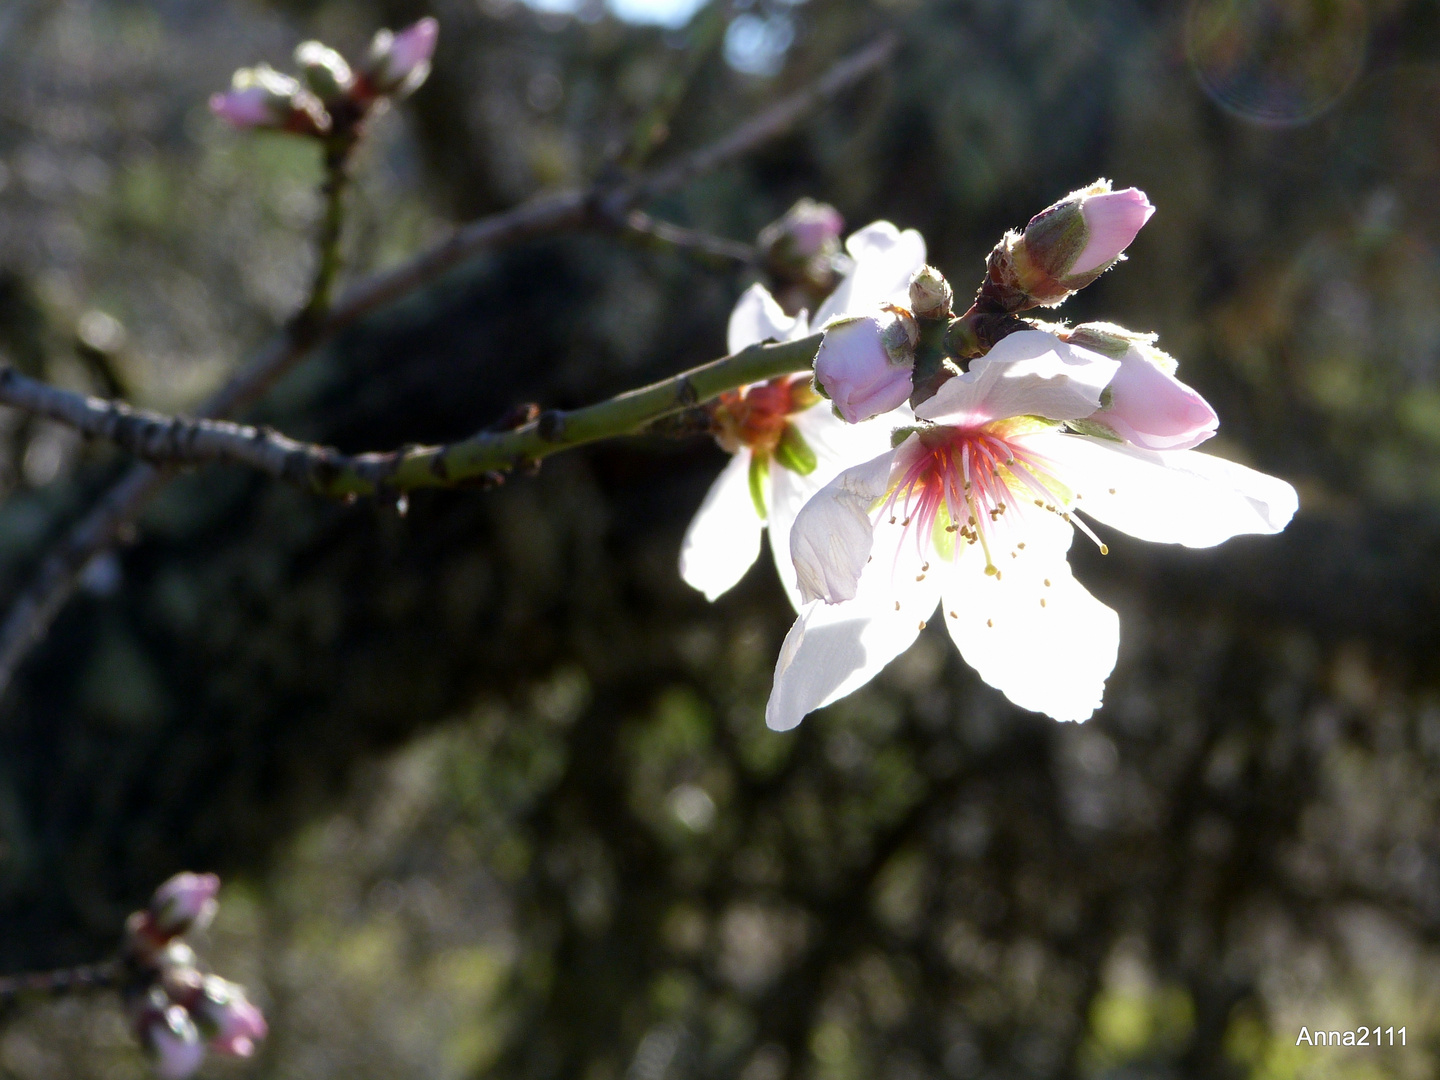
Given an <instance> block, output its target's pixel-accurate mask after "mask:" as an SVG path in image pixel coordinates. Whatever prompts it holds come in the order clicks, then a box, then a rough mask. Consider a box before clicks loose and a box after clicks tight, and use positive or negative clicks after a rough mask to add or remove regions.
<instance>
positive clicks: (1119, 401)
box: [1093, 348, 1220, 450]
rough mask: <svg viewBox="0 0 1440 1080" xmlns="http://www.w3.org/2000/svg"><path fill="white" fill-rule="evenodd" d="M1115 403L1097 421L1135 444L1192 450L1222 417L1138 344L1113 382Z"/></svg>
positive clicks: (1217, 425) (1127, 354)
mask: <svg viewBox="0 0 1440 1080" xmlns="http://www.w3.org/2000/svg"><path fill="white" fill-rule="evenodd" d="M1109 390H1110V405H1109V407H1108V408H1105V409H1101V410H1100V411H1099V412H1097V413H1096V414H1095V415H1094V417H1093V419H1095V420H1098V421H1100V422H1101V423H1103V424H1105V425H1106V426H1107V427H1109V428H1110V429H1111V430H1113V431H1114V432H1115V434H1117V435H1119V436H1120V437H1121V438H1122V439H1124V440H1125V441H1126V442H1128V443H1130V444H1131V445H1132V446H1138V447H1141V448H1143V449H1145V450H1189V449H1190V448H1191V447H1193V446H1198V445H1199V444H1200V443H1202V442H1204V441H1205V440H1206V439H1208V438H1210V436H1212V435H1214V434H1215V431H1216V429H1217V428H1218V427H1219V426H1220V418H1219V417H1218V416H1216V415H1215V410H1214V409H1212V408H1211V407H1210V404H1209V402H1207V401H1206V400H1205V399H1204V398H1203V397H1201V396H1200V395H1199V394H1198V393H1196V392H1195V391H1194V390H1193V389H1191V388H1190V387H1188V386H1186V385H1185V384H1184V383H1182V382H1181V381H1180V380H1179V379H1177V378H1175V376H1173V375H1171V374H1169V373H1168V372H1165V371H1162V370H1161V369H1160V368H1159V367H1157V366H1156V365H1155V364H1154V363H1152V362H1151V361H1150V360H1149V359H1148V358H1146V357H1145V355H1144V354H1143V353H1141V351H1140V350H1139V349H1137V348H1131V349H1130V350H1129V351H1128V352H1127V353H1126V354H1125V355H1124V356H1123V357H1121V359H1120V370H1119V371H1117V372H1116V373H1115V377H1114V378H1113V379H1111V380H1110V387H1109Z"/></svg>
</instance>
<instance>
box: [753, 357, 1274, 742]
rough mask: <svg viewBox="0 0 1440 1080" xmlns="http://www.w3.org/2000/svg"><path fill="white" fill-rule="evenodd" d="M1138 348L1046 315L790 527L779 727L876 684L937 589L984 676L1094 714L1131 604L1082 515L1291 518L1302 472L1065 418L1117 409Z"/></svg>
mask: <svg viewBox="0 0 1440 1080" xmlns="http://www.w3.org/2000/svg"><path fill="white" fill-rule="evenodd" d="M1142 362H1143V361H1142ZM1122 366H1123V365H1122V362H1121V361H1119V360H1116V359H1112V358H1110V357H1106V356H1103V355H1101V354H1100V353H1098V352H1094V351H1091V350H1090V349H1086V348H1084V347H1082V346H1078V345H1075V344H1069V343H1066V342H1064V341H1062V340H1060V338H1058V337H1056V336H1055V335H1053V334H1050V333H1046V332H1044V331H1039V330H1026V331H1021V332H1018V333H1014V334H1011V335H1010V336H1008V337H1006V338H1004V339H1003V340H1001V341H1000V342H999V343H998V344H996V345H995V347H994V348H993V349H991V351H990V352H989V353H988V354H987V355H985V356H984V357H981V358H979V359H977V360H975V361H973V362H972V363H971V365H970V370H969V371H968V372H967V373H965V374H962V375H958V376H956V377H954V378H951V379H950V380H948V381H947V382H945V383H944V384H943V385H941V387H940V388H939V390H938V392H937V393H936V394H935V395H934V396H933V397H932V398H930V399H929V400H928V401H925V402H923V403H922V404H920V405H919V406H917V407H916V409H915V415H916V417H917V419H918V423H917V424H916V425H915V426H913V427H911V428H908V429H903V430H902V431H900V432H897V433H896V438H897V440H898V443H897V445H896V446H895V448H894V449H891V450H887V451H885V452H884V453H881V454H879V455H877V456H876V457H874V458H873V459H871V460H870V461H867V462H865V463H864V464H861V465H857V466H854V467H852V468H849V469H846V470H845V471H844V472H842V473H840V474H839V476H837V477H836V479H835V480H833V481H832V482H831V483H830V484H828V485H827V486H826V487H825V488H824V489H823V490H822V491H821V492H820V493H819V494H818V495H816V496H815V497H814V498H813V499H812V500H811V501H810V502H809V503H807V504H806V505H805V507H804V508H803V509H802V510H801V512H800V513H799V515H798V516H797V517H796V519H795V521H794V525H793V529H792V531H791V535H790V547H791V554H792V557H793V559H794V562H795V567H796V572H797V584H798V586H799V589H800V594H801V598H802V600H803V601H805V606H804V607H803V608H802V609H801V611H800V616H799V618H798V619H797V620H796V622H795V625H794V626H793V627H792V628H791V630H790V633H789V634H788V635H787V637H786V639H785V643H784V645H783V646H782V648H781V651H780V658H779V661H778V662H777V664H776V669H775V684H774V688H773V690H772V692H771V696H770V701H769V704H768V706H767V708H766V720H767V722H768V723H769V725H770V726H771V727H772V728H776V729H780V730H784V729H787V728H791V727H794V726H795V725H796V724H798V723H799V722H800V720H801V719H802V718H803V717H804V716H805V714H806V713H809V712H811V711H812V710H814V709H817V708H820V707H821V706H822V705H826V704H829V703H830V702H832V701H835V700H837V699H839V698H841V697H844V696H845V695H847V694H849V693H852V692H853V691H855V690H856V689H858V688H859V687H861V686H863V685H864V684H865V683H867V682H868V681H869V680H870V679H871V678H873V677H874V676H875V675H876V674H877V673H878V672H879V671H880V669H881V668H882V667H884V666H885V664H887V663H888V662H889V661H890V660H891V659H893V658H894V657H895V656H897V655H899V654H900V653H901V652H903V651H904V650H905V649H906V648H908V647H909V645H910V643H911V642H912V641H914V640H915V637H916V636H917V635H918V634H919V632H920V631H921V630H922V629H923V628H924V626H925V624H926V622H927V620H929V619H930V618H932V616H933V615H934V612H935V610H936V606H937V604H938V605H939V607H940V610H941V612H942V613H943V619H944V623H945V626H946V629H947V630H948V631H949V633H950V636H951V638H952V639H953V640H954V642H955V644H956V646H957V647H958V648H959V649H960V653H961V655H962V656H963V657H964V658H965V660H966V661H967V662H968V663H969V664H970V665H971V666H972V667H974V668H975V670H976V671H977V672H978V673H979V675H980V677H981V678H982V679H984V680H985V681H986V682H988V683H989V684H990V685H991V686H994V687H996V688H997V689H999V690H1000V691H1001V692H1003V693H1004V694H1005V696H1006V697H1008V698H1009V699H1010V700H1011V701H1013V702H1014V703H1015V704H1017V705H1019V706H1021V707H1022V708H1026V709H1031V710H1033V711H1036V712H1042V713H1047V714H1048V715H1050V716H1052V717H1054V718H1055V719H1057V720H1077V721H1078V720H1084V719H1086V718H1087V717H1089V716H1090V714H1091V713H1092V712H1093V711H1094V710H1095V709H1096V708H1097V707H1098V706H1099V704H1100V701H1101V697H1102V695H1103V692H1104V687H1105V680H1106V678H1107V677H1108V676H1109V674H1110V672H1111V670H1112V668H1113V667H1114V665H1115V658H1116V652H1117V649H1118V645H1119V619H1118V618H1117V616H1116V614H1115V612H1113V611H1112V610H1110V608H1108V607H1106V606H1105V605H1104V604H1102V603H1101V602H1100V601H1098V600H1096V599H1095V598H1094V597H1093V596H1091V595H1090V593H1089V592H1088V591H1087V590H1086V589H1085V588H1084V587H1083V586H1082V585H1081V584H1080V583H1079V582H1077V581H1076V580H1075V578H1074V577H1073V576H1072V574H1071V572H1070V566H1069V563H1068V561H1067V553H1068V551H1069V548H1070V544H1071V541H1072V539H1073V538H1074V535H1075V533H1076V532H1077V531H1078V532H1081V533H1084V534H1085V535H1086V536H1087V537H1089V538H1090V539H1091V540H1093V541H1094V542H1095V543H1096V544H1098V545H1099V546H1100V549H1101V551H1102V552H1103V551H1105V550H1106V549H1105V547H1104V545H1103V544H1101V543H1100V541H1099V539H1098V538H1097V537H1096V535H1095V533H1094V531H1093V530H1092V528H1091V527H1090V525H1089V524H1087V523H1086V521H1085V518H1087V517H1088V518H1090V519H1093V520H1094V521H1096V522H1099V523H1102V524H1104V525H1109V526H1112V527H1114V528H1117V529H1120V530H1121V531H1122V532H1126V533H1129V534H1130V535H1132V536H1135V537H1138V538H1140V539H1143V540H1151V541H1156V542H1160V543H1175V544H1183V545H1186V546H1189V547H1210V546H1212V545H1215V544H1218V543H1220V542H1221V541H1223V540H1226V539H1228V538H1229V537H1232V536H1237V535H1240V534H1244V533H1275V532H1279V531H1280V530H1281V529H1283V528H1284V527H1285V525H1286V523H1288V522H1289V520H1290V518H1291V516H1292V515H1293V514H1294V512H1295V509H1296V506H1297V500H1296V495H1295V491H1294V489H1293V488H1292V487H1291V486H1290V485H1289V484H1287V483H1285V482H1284V481H1283V480H1279V479H1277V478H1275V477H1272V476H1267V475H1265V474H1263V473H1259V472H1256V471H1255V470H1253V469H1249V468H1246V467H1245V466H1243V465H1238V464H1236V463H1234V462H1231V461H1227V460H1225V459H1223V458H1218V457H1213V456H1210V455H1208V454H1201V453H1198V452H1196V451H1194V450H1149V449H1145V448H1143V447H1141V446H1135V445H1131V444H1129V443H1126V442H1124V441H1120V440H1117V439H1112V438H1097V437H1094V436H1092V435H1086V434H1080V433H1078V432H1077V431H1073V430H1066V426H1065V424H1064V422H1065V421H1072V422H1077V426H1083V424H1084V422H1085V420H1086V418H1088V417H1091V416H1092V415H1094V414H1095V413H1096V412H1098V411H1100V410H1101V408H1102V396H1103V395H1104V392H1105V390H1106V388H1107V387H1108V386H1109V385H1110V384H1111V383H1112V381H1113V380H1114V379H1115V378H1116V377H1117V373H1119V372H1120V371H1121V370H1122ZM1082 515H1083V516H1082Z"/></svg>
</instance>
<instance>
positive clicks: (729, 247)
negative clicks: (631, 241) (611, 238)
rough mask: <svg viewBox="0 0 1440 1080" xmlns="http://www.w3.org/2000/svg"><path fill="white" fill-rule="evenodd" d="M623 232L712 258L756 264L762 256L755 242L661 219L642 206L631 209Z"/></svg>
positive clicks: (646, 240)
mask: <svg viewBox="0 0 1440 1080" xmlns="http://www.w3.org/2000/svg"><path fill="white" fill-rule="evenodd" d="M621 232H622V233H624V234H626V235H629V236H633V237H635V238H636V239H637V240H639V241H640V242H641V243H643V244H646V245H648V246H652V247H661V248H676V249H678V250H680V251H687V252H690V253H691V254H692V255H698V256H699V257H700V258H702V259H705V260H707V261H710V262H719V263H725V264H734V263H739V264H740V265H742V266H754V265H755V264H756V263H757V262H759V260H760V253H759V252H758V251H757V250H756V248H755V245H754V244H744V243H741V242H740V241H739V240H730V239H728V238H726V237H724V236H715V235H713V234H711V233H707V232H701V231H700V230H698V229H685V228H682V227H681V226H679V225H672V224H671V223H670V222H668V221H659V220H657V219H655V218H653V217H651V216H650V215H649V214H647V213H645V212H644V211H642V210H631V211H630V213H628V214H626V215H625V220H624V222H623V223H622V225H621Z"/></svg>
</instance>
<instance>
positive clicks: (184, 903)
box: [150, 871, 220, 936]
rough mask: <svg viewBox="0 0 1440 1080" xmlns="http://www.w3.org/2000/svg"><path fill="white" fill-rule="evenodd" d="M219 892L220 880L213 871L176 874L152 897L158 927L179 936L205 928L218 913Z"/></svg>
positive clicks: (152, 914) (151, 901) (171, 934)
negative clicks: (216, 910)
mask: <svg viewBox="0 0 1440 1080" xmlns="http://www.w3.org/2000/svg"><path fill="white" fill-rule="evenodd" d="M219 892H220V879H219V878H218V877H216V876H215V875H214V874H192V873H189V872H188V871H187V872H184V873H180V874H176V875H175V876H174V877H172V878H171V879H170V880H169V881H167V882H165V883H164V884H163V885H161V886H160V887H159V888H158V889H156V890H155V895H154V896H153V897H152V898H151V900H150V914H151V916H152V917H153V919H154V924H155V927H156V929H157V930H159V931H160V932H161V933H162V934H167V935H170V936H176V935H179V934H185V933H188V932H189V931H191V930H194V929H200V928H203V927H204V926H206V925H207V924H208V923H209V922H210V920H211V918H213V917H214V915H215V909H216V908H217V907H218V904H217V903H216V900H215V897H216V895H217V894H218V893H219Z"/></svg>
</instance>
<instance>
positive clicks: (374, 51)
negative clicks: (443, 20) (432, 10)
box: [361, 17, 440, 98]
mask: <svg viewBox="0 0 1440 1080" xmlns="http://www.w3.org/2000/svg"><path fill="white" fill-rule="evenodd" d="M439 37H440V24H439V23H438V22H436V21H435V20H434V19H433V18H429V17H427V18H424V19H421V20H420V21H419V22H417V23H415V24H414V25H413V26H407V27H406V28H405V29H404V30H401V31H400V32H399V33H394V32H392V31H390V30H381V31H380V32H379V33H377V34H376V35H375V38H374V40H373V41H371V43H370V55H369V56H368V57H367V58H366V61H365V65H364V67H363V69H362V70H361V75H362V76H363V82H364V84H365V89H367V90H368V91H369V93H370V95H371V96H378V95H381V94H384V95H388V96H389V97H394V98H402V97H405V96H406V95H407V94H410V93H413V92H414V91H416V90H418V89H419V88H420V84H421V83H423V82H424V81H425V79H426V78H427V77H428V76H429V74H430V60H431V58H432V57H434V55H435V44H436V42H437V41H438V40H439Z"/></svg>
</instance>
